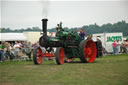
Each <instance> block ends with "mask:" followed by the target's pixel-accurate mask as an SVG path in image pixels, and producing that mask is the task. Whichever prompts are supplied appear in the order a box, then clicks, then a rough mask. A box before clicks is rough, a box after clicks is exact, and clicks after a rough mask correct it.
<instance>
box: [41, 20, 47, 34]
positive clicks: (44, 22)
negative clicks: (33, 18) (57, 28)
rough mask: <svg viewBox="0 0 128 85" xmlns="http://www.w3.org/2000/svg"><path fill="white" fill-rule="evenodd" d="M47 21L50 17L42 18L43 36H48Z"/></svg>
mask: <svg viewBox="0 0 128 85" xmlns="http://www.w3.org/2000/svg"><path fill="white" fill-rule="evenodd" d="M47 21H48V19H42V31H43V36H47Z"/></svg>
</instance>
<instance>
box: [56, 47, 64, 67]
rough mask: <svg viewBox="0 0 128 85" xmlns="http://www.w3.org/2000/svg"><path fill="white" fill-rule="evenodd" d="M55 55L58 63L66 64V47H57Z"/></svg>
mask: <svg viewBox="0 0 128 85" xmlns="http://www.w3.org/2000/svg"><path fill="white" fill-rule="evenodd" d="M55 55H56V63H57V64H58V65H61V64H64V49H63V48H62V47H59V48H57V50H56V53H55Z"/></svg>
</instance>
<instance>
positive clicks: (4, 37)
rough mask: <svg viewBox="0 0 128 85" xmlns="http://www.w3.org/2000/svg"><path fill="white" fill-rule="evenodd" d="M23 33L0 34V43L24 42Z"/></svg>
mask: <svg viewBox="0 0 128 85" xmlns="http://www.w3.org/2000/svg"><path fill="white" fill-rule="evenodd" d="M25 40H27V38H26V37H25V36H24V35H23V33H0V41H25Z"/></svg>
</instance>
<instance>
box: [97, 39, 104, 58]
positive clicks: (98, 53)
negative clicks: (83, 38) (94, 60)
mask: <svg viewBox="0 0 128 85" xmlns="http://www.w3.org/2000/svg"><path fill="white" fill-rule="evenodd" d="M96 40H97V41H96V43H97V57H100V56H103V49H102V42H101V38H100V37H97V38H96Z"/></svg>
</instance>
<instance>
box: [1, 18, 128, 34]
mask: <svg viewBox="0 0 128 85" xmlns="http://www.w3.org/2000/svg"><path fill="white" fill-rule="evenodd" d="M81 28H82V29H84V30H85V32H86V35H88V34H94V33H104V32H106V33H110V32H123V35H124V36H128V23H126V21H124V20H123V21H119V22H117V23H114V24H111V23H107V24H103V25H101V26H99V25H97V24H96V23H95V24H90V25H84V26H82V27H75V28H68V27H64V28H63V29H64V30H66V31H77V30H80V29H81ZM24 31H37V32H41V31H42V28H39V27H32V28H26V29H23V28H22V29H15V30H12V29H11V28H1V33H5V32H24ZM48 32H56V28H51V29H48Z"/></svg>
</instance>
